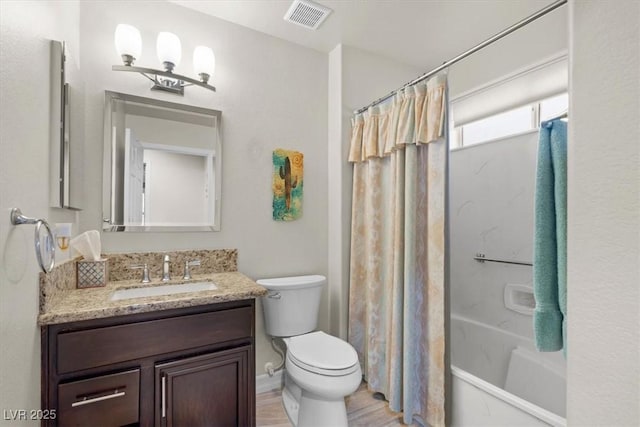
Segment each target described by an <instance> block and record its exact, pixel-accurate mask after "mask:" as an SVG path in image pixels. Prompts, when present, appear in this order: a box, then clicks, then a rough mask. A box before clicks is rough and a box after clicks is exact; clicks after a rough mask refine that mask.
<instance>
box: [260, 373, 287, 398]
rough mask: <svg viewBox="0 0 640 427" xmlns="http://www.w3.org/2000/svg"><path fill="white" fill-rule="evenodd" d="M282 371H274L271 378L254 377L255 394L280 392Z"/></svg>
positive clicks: (263, 376) (264, 375)
mask: <svg viewBox="0 0 640 427" xmlns="http://www.w3.org/2000/svg"><path fill="white" fill-rule="evenodd" d="M282 372H284V371H283V370H282V369H280V370H279V371H276V372H275V374H273V376H272V377H270V376H269V374H262V375H258V376H256V394H258V393H264V392H266V391H272V390H281V389H282V385H283V377H282Z"/></svg>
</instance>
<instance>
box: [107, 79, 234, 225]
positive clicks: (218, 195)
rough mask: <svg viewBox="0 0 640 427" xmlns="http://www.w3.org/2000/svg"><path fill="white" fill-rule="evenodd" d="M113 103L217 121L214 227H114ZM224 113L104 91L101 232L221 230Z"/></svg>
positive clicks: (214, 130)
mask: <svg viewBox="0 0 640 427" xmlns="http://www.w3.org/2000/svg"><path fill="white" fill-rule="evenodd" d="M114 100H122V101H129V102H136V103H139V104H146V105H152V106H156V107H162V108H170V109H174V110H179V111H185V112H188V113H197V114H204V115H209V116H213V117H215V118H216V127H215V129H213V130H212V131H213V132H215V134H216V146H215V151H216V158H215V168H216V173H215V200H214V209H213V212H214V219H213V223H212V224H211V225H176V226H163V225H148V226H147V225H123V224H113V223H112V221H111V218H113V216H114V215H112V212H113V206H114V200H113V199H114V192H113V191H112V184H113V170H114V165H113V158H112V156H111V130H112V113H111V103H112V101H114ZM221 119H222V112H221V111H219V110H212V109H208V108H202V107H195V106H192V105H186V104H177V103H174V102H168V101H161V100H158V99H153V98H145V97H142V96H136V95H129V94H125V93H118V92H112V91H108V90H107V91H105V103H104V144H103V152H102V168H103V169H102V231H103V232H104V231H107V232H144V231H151V232H179V231H185V232H190V231H220V212H221V203H220V201H221V199H222V138H221V135H222V132H221V131H220V128H221V122H222V121H221Z"/></svg>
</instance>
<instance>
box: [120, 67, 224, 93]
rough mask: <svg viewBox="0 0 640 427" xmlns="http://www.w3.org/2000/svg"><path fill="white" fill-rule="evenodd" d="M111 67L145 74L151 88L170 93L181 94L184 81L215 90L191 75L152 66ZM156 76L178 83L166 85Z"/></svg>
mask: <svg viewBox="0 0 640 427" xmlns="http://www.w3.org/2000/svg"><path fill="white" fill-rule="evenodd" d="M111 69H112V70H113V71H132V72H134V73H140V74H142V75H143V76H145V77H146V78H148V79H149V80H151V81H153V82H154V86H153V87H152V88H151V89H153V90H164V91H169V92H172V93H180V94H182V93H183V92H184V90H183V89H184V87H185V86H186V85H184V84H182V83H184V82H187V83H191V84H192V85H196V86H200V87H202V88H205V89H209V90H212V91H214V92H215V91H216V88H215V86H212V85H210V84H207V83H203V82H201V81H198V80H196V79H192V78H191V77H187V76H183V75H180V74H175V73H170V72H168V71H162V70H155V69H153V68H144V67H134V66H131V65H113V66H112V67H111ZM147 74H151V75H154V76H155V79H152V78H151V77H149V76H147ZM158 76H162V77H168V78H170V79H173V80H177V81H178V82H179V83H178V85H175V86H173V85H172V86H167V85H164V84H163V83H162V82H161V81H160V80H159V79H158Z"/></svg>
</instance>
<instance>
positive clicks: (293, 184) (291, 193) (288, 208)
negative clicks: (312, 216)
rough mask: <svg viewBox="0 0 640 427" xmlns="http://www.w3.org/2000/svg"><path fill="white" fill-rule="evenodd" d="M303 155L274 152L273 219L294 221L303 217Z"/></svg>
mask: <svg viewBox="0 0 640 427" xmlns="http://www.w3.org/2000/svg"><path fill="white" fill-rule="evenodd" d="M303 157H304V156H303V155H302V153H300V152H299V151H292V150H284V149H282V148H278V149H276V150H275V151H274V152H273V184H272V187H273V219H274V220H275V221H293V220H295V219H298V218H300V217H301V216H302V187H303V171H304V166H303Z"/></svg>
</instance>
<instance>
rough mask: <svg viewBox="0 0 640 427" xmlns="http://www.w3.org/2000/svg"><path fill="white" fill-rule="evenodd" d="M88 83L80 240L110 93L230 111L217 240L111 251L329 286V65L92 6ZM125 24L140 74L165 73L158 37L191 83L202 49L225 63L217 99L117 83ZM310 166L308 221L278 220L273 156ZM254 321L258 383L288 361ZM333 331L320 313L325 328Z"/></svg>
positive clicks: (259, 40)
mask: <svg viewBox="0 0 640 427" xmlns="http://www.w3.org/2000/svg"><path fill="white" fill-rule="evenodd" d="M80 13H81V16H80V19H81V21H80V22H81V24H80V34H81V41H82V45H81V54H82V60H83V62H82V63H83V67H84V70H83V73H84V74H85V75H88V76H91V79H90V80H88V81H87V87H86V132H85V133H86V140H87V148H86V156H85V157H86V161H85V165H86V172H85V180H86V190H85V194H86V195H87V202H86V204H87V209H86V210H85V211H83V212H82V214H81V216H80V221H81V227H82V229H83V230H88V229H97V228H100V226H101V222H100V221H101V218H102V217H101V190H100V189H101V183H102V175H101V170H102V163H101V162H102V134H103V129H102V110H103V102H104V101H103V99H104V91H105V90H112V91H116V92H125V93H130V94H133V95H140V96H145V97H153V98H157V99H163V100H167V101H172V102H179V103H185V104H191V105H196V106H200V107H206V108H213V109H216V110H221V111H222V156H223V157H222V158H223V165H222V216H221V231H220V232H218V233H145V234H144V235H142V234H136V233H126V234H123V233H103V234H102V239H103V249H104V250H105V251H106V252H116V251H124V252H127V251H155V250H169V249H189V248H238V250H239V270H240V271H241V272H243V273H245V274H247V275H248V276H250V277H252V278H254V279H257V278H261V277H274V276H281V275H298V274H309V273H313V274H325V275H326V274H327V239H326V235H327V219H326V210H325V209H326V208H325V207H326V204H327V184H326V182H327V154H326V138H327V137H326V132H327V130H326V122H327V118H326V117H327V75H326V69H327V58H326V55H323V54H321V53H319V52H316V51H313V50H311V49H307V48H303V47H299V46H296V45H294V44H291V43H288V42H285V41H282V40H279V39H277V38H274V37H270V36H266V35H264V34H261V33H258V32H255V31H252V30H249V29H246V28H244V27H241V26H238V25H235V24H231V23H228V22H225V21H222V20H219V19H216V18H213V17H210V16H208V15H203V14H200V13H197V12H194V11H192V10H189V9H185V8H182V7H180V6H177V5H174V4H171V3H164V2H155V3H153V7H149V4H148V3H145V2H104V1H95V2H93V1H92V2H83V3H82V4H81V7H80ZM118 23H128V24H131V25H134V26H135V27H137V28H138V29H139V30H140V32H141V33H142V43H143V47H142V56H141V58H140V59H139V60H138V61H137V63H138V64H139V65H142V66H145V65H146V66H152V67H159V64H158V60H157V57H156V53H155V39H156V36H157V32H158V31H162V30H167V31H172V32H174V33H175V34H177V35H178V36H179V37H180V39H181V42H182V51H183V58H182V61H181V64H180V65H179V66H178V67H177V69H176V70H177V72H182V73H185V74H186V75H193V68H192V52H193V49H194V48H195V46H196V45H198V44H204V45H208V46H210V47H211V48H212V49H213V51H214V52H215V54H216V73H215V75H214V76H213V77H212V80H211V83H212V84H213V85H214V86H216V87H217V89H218V91H217V92H215V93H213V92H210V91H207V90H202V89H199V88H187V90H186V94H185V96H184V97H179V96H176V95H172V94H163V93H158V92H151V91H150V90H149V82H148V81H147V80H146V79H144V78H143V77H141V76H139V75H137V74H133V73H118V72H113V71H111V66H112V65H113V64H117V63H119V58H118V55H117V53H116V52H115V49H114V46H113V32H114V29H115V27H116V25H117V24H118ZM279 147H282V148H288V149H295V150H298V151H301V152H302V153H304V155H305V176H304V213H303V216H302V218H301V219H300V220H297V221H293V222H290V223H284V222H275V221H273V219H272V217H271V168H272V166H271V164H272V163H271V152H272V151H273V149H275V148H279ZM262 319H263V317H262V312H261V311H260V308H259V309H258V312H257V315H256V325H257V326H256V327H257V352H256V354H257V357H256V365H257V370H256V373H257V374H261V373H263V372H264V370H263V367H264V364H265V362H267V361H272V362H274V363H276V364H277V363H278V362H279V361H280V359H279V356H278V355H277V354H275V353H274V352H273V351H272V350H271V347H270V345H269V341H268V338H267V337H266V336H265V334H264V329H263V322H262ZM326 322H327V316H326V310H324V311H323V312H322V319H321V326H323V325H325V324H326Z"/></svg>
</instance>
